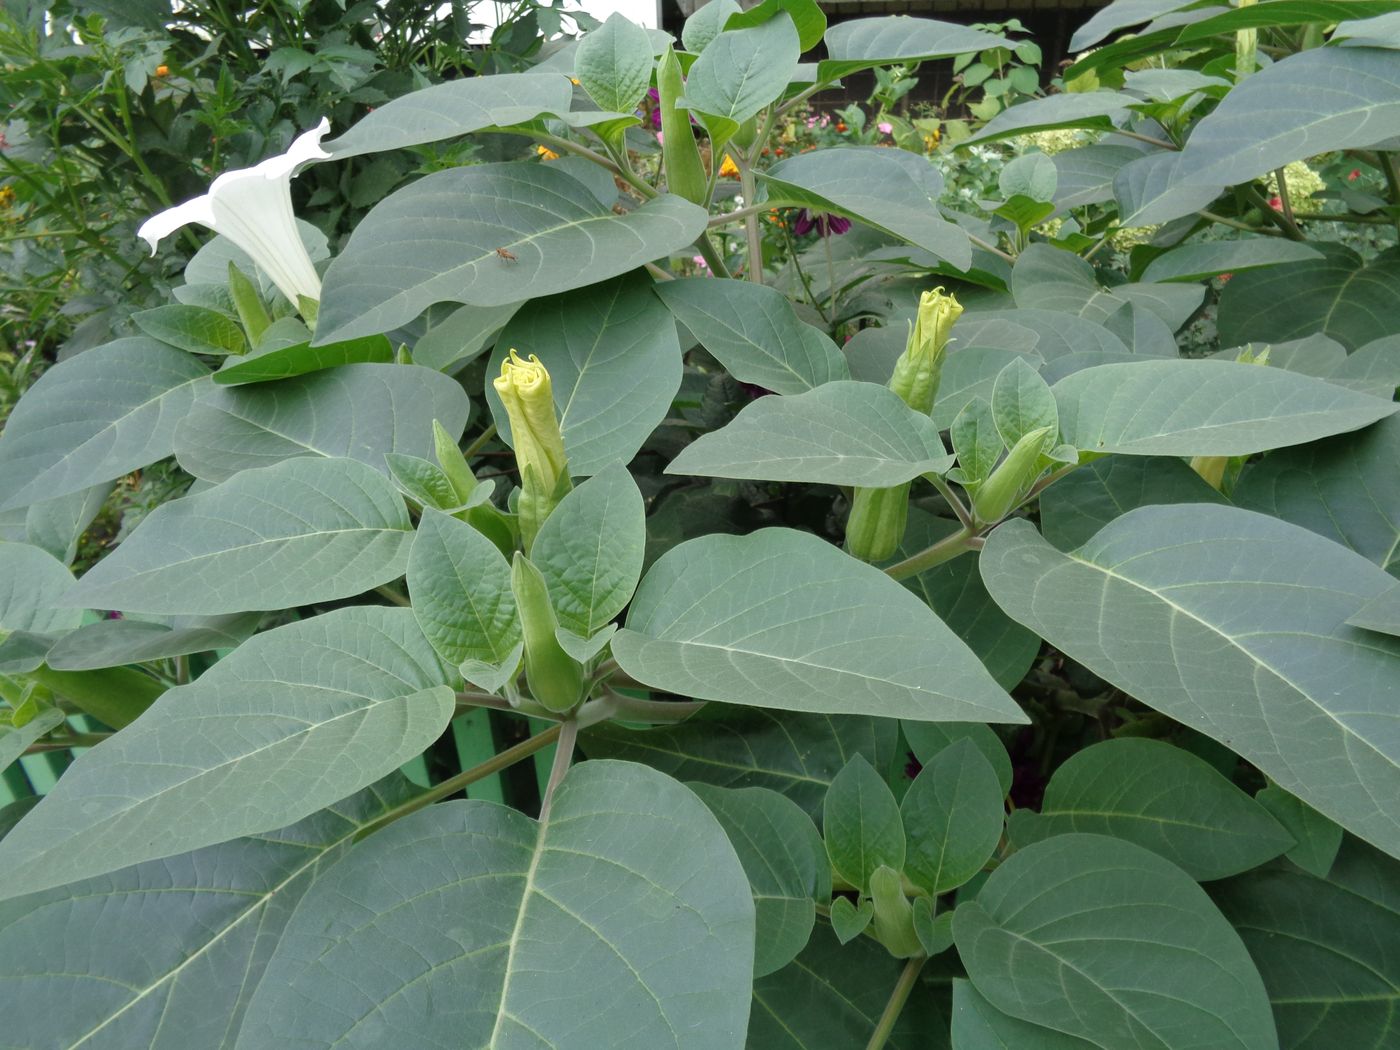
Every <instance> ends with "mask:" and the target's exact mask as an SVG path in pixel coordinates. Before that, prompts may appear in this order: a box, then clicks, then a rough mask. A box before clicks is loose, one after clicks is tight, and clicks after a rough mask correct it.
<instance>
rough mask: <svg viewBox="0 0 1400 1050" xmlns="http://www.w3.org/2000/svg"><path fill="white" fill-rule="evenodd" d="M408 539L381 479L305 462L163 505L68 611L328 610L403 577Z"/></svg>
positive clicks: (345, 466)
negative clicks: (326, 604)
mask: <svg viewBox="0 0 1400 1050" xmlns="http://www.w3.org/2000/svg"><path fill="white" fill-rule="evenodd" d="M411 536H412V532H411V526H410V524H409V520H408V511H407V510H406V509H405V507H404V505H403V500H402V498H401V497H400V496H399V494H398V492H397V491H396V490H395V488H394V486H393V484H392V483H391V482H390V481H389V479H388V478H386V477H385V476H384V475H383V474H380V473H377V472H376V471H374V470H371V469H370V468H369V467H367V466H365V465H364V464H363V463H360V462H357V461H356V460H353V459H323V458H320V457H316V458H310V457H305V456H301V457H298V458H296V459H289V460H284V461H283V462H281V463H277V464H274V465H273V466H270V467H261V468H259V469H257V470H245V471H243V472H242V473H240V474H238V475H236V476H235V477H233V478H230V479H229V480H228V481H226V482H224V483H223V484H222V485H216V486H215V487H214V488H212V489H206V490H205V491H203V492H199V493H196V494H195V495H193V496H186V497H184V498H183V499H178V500H173V501H171V502H169V503H165V504H162V505H161V506H159V507H157V508H156V509H155V510H154V511H152V512H151V513H150V514H149V515H148V516H147V517H146V518H145V519H144V520H143V521H142V522H141V525H140V527H139V528H137V529H136V531H135V532H133V533H132V534H131V536H129V537H128V538H127V539H126V541H125V542H123V543H122V545H121V546H120V547H118V548H117V550H116V551H114V552H113V553H112V554H111V555H109V556H108V557H106V558H104V559H103V560H102V561H100V562H98V564H97V565H95V566H94V567H93V568H92V569H90V570H89V571H88V573H87V575H85V576H84V577H83V578H82V579H81V580H80V581H79V582H78V585H77V587H76V588H74V589H73V590H71V591H70V592H69V593H68V596H67V598H66V599H65V602H66V604H69V605H73V606H78V607H83V608H90V609H121V610H123V611H126V612H144V613H155V614H164V615H171V616H215V615H219V614H222V613H237V612H249V611H253V610H258V609H283V608H288V607H290V606H293V605H305V604H311V603H313V602H319V601H332V600H334V599H336V598H346V597H349V596H351V595H355V594H360V593H362V592H364V591H367V590H369V589H370V588H372V587H376V586H378V585H380V584H382V583H387V582H388V581H389V580H392V579H394V578H396V577H398V576H402V575H403V571H404V567H405V565H406V562H407V559H408V546H409V541H410V537H411Z"/></svg>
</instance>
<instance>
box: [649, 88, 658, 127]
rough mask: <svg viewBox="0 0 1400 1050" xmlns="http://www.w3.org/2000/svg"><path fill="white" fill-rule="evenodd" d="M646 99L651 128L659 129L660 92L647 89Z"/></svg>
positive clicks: (654, 89)
mask: <svg viewBox="0 0 1400 1050" xmlns="http://www.w3.org/2000/svg"><path fill="white" fill-rule="evenodd" d="M647 99H648V100H649V101H650V105H648V106H647V109H649V110H650V111H651V126H652V128H653V129H654V130H658V131H659V130H660V129H661V92H660V91H658V90H656V88H647Z"/></svg>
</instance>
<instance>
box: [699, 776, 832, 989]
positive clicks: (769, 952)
mask: <svg viewBox="0 0 1400 1050" xmlns="http://www.w3.org/2000/svg"><path fill="white" fill-rule="evenodd" d="M687 786H688V787H689V788H690V789H691V790H692V791H694V792H695V793H696V794H697V795H699V796H700V801H702V802H704V803H705V805H706V806H708V807H709V808H710V812H711V813H713V814H714V815H715V819H716V820H718V821H719V823H720V826H721V827H723V828H724V831H725V834H726V835H728V836H729V841H730V844H731V845H733V847H734V852H735V853H737V854H738V856H739V861H740V863H741V864H743V866H744V872H745V874H746V875H748V879H749V886H750V888H751V889H752V891H753V899H754V920H755V925H756V929H755V939H754V945H755V947H754V977H756V978H757V977H766V976H767V975H768V974H770V973H773V972H774V971H776V970H780V969H782V968H783V967H784V966H786V965H787V964H788V963H790V962H792V960H793V959H794V958H795V957H796V956H797V954H798V952H800V951H802V949H803V948H804V947H806V945H807V941H808V939H809V938H810V937H811V935H812V927H813V926H814V925H815V923H816V918H817V908H816V899H815V898H816V897H817V895H818V894H819V893H820V892H822V891H824V896H825V899H827V900H829V899H830V896H831V890H830V885H829V884H830V881H831V875H830V872H829V871H828V870H827V859H826V851H825V850H824V849H822V840H821V836H819V835H818V834H817V829H816V827H815V826H814V825H813V824H812V821H811V818H810V817H808V816H807V814H806V813H804V812H802V809H801V807H800V806H798V805H797V803H795V802H793V801H792V800H791V799H789V798H786V797H784V796H782V795H780V794H778V793H777V792H776V791H770V790H768V789H766V788H720V787H714V786H713V785H710V784H690V785H687Z"/></svg>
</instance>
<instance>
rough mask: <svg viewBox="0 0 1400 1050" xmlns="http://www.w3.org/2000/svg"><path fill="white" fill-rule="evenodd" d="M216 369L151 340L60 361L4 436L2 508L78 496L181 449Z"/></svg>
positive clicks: (0, 440) (0, 438)
mask: <svg viewBox="0 0 1400 1050" xmlns="http://www.w3.org/2000/svg"><path fill="white" fill-rule="evenodd" d="M208 375H209V370H208V369H207V368H205V367H204V365H202V364H200V362H199V361H198V360H196V359H195V358H193V357H191V356H190V355H189V354H186V353H182V352H181V351H179V350H174V349H172V348H170V347H168V346H165V345H163V344H161V343H158V342H156V341H155V340H154V339H149V338H146V337H144V336H140V337H135V338H131V339H118V340H117V341H116V342H114V343H108V344H107V345H105V346H99V347H96V348H95V349H92V350H88V351H87V352H86V353H83V354H81V355H79V356H78V357H73V358H70V359H69V360H67V361H62V362H60V363H59V364H56V365H54V366H53V367H52V368H50V369H49V370H48V371H46V372H45V373H44V374H43V375H42V376H40V377H39V381H38V382H37V383H35V384H34V386H33V387H31V388H30V389H29V390H28V391H27V392H26V393H25V396H24V397H23V399H21V402H20V403H19V404H17V405H16V406H15V408H14V411H13V412H11V413H10V417H9V419H8V420H7V421H6V423H5V430H4V433H3V434H0V510H3V509H7V508H10V507H24V506H28V505H29V504H31V503H37V502H39V501H40V500H47V499H52V498H53V497H55V496H62V495H64V494H66V493H69V492H78V491H80V490H82V489H86V488H89V487H91V486H93V485H96V484H97V483H99V482H102V481H111V480H112V479H113V478H119V477H121V476H122V475H123V474H126V473H128V472H130V471H132V470H135V469H137V468H138V467H144V466H146V465H147V464H149V463H154V462H155V461H156V460H158V459H164V458H165V457H166V456H168V455H170V453H171V452H172V451H174V445H173V438H174V434H175V424H176V423H177V422H179V420H180V417H181V416H183V415H184V414H185V412H186V411H188V409H189V406H190V404H191V403H192V402H193V400H194V398H195V395H196V393H197V392H198V391H199V389H200V388H201V387H203V386H204V385H205V384H207V383H208V379H207V378H206V377H207V376H208Z"/></svg>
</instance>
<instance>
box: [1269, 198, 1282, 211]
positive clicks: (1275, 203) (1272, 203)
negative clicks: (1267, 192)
mask: <svg viewBox="0 0 1400 1050" xmlns="http://www.w3.org/2000/svg"><path fill="white" fill-rule="evenodd" d="M1269 207H1270V208H1273V209H1274V211H1278V210H1279V209H1280V208H1282V207H1283V198H1282V197H1270V198H1269Z"/></svg>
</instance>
